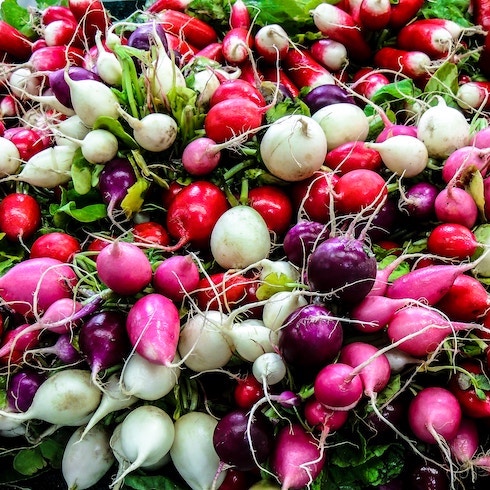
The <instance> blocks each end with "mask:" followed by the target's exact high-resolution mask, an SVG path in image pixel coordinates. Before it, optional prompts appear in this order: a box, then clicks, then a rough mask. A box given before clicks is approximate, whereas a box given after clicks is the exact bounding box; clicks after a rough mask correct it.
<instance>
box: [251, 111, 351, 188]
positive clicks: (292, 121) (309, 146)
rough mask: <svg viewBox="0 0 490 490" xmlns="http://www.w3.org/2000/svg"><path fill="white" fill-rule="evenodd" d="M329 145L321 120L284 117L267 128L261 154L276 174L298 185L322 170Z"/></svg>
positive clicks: (261, 143)
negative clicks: (298, 182)
mask: <svg viewBox="0 0 490 490" xmlns="http://www.w3.org/2000/svg"><path fill="white" fill-rule="evenodd" d="M346 105H348V106H351V105H352V104H346ZM353 107H354V106H353ZM319 112H320V111H319ZM316 114H318V112H317V113H316ZM327 143H328V135H326V134H325V132H324V128H323V127H322V123H321V121H320V122H319V121H318V120H317V119H315V118H314V117H313V118H310V117H307V116H302V115H290V116H284V117H282V118H280V119H278V120H277V121H275V122H274V123H273V124H271V125H270V126H269V127H268V128H267V130H266V132H265V134H264V136H263V138H262V140H261V142H260V155H261V158H262V160H263V162H264V165H265V166H266V167H267V169H268V170H269V172H270V173H271V174H272V175H274V176H275V177H278V178H280V179H282V180H285V181H287V182H296V181H300V180H304V179H306V178H308V177H311V176H312V175H313V174H314V173H315V172H316V171H318V170H319V169H320V167H321V166H322V165H323V162H324V160H325V155H326V154H327Z"/></svg>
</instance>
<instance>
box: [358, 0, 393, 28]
mask: <svg viewBox="0 0 490 490" xmlns="http://www.w3.org/2000/svg"><path fill="white" fill-rule="evenodd" d="M390 17H391V2H390V1H389V0H362V2H361V4H360V6H359V21H360V24H361V26H362V27H363V28H365V29H369V30H373V31H376V30H381V29H384V28H385V27H386V26H387V25H388V22H389V21H390Z"/></svg>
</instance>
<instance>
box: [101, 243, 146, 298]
mask: <svg viewBox="0 0 490 490" xmlns="http://www.w3.org/2000/svg"><path fill="white" fill-rule="evenodd" d="M127 264H132V267H131V270H128V269H127V268H126V265H127ZM96 266H97V273H98V274H99V277H100V280H101V281H102V282H103V283H104V284H105V285H106V286H107V287H109V288H110V289H112V290H113V291H114V292H115V293H117V294H121V295H124V296H131V295H133V294H136V293H138V292H140V291H141V290H143V288H145V287H146V286H147V285H148V284H150V281H151V278H152V268H151V264H150V261H149V259H148V257H147V256H146V255H145V253H144V252H143V251H142V250H141V249H140V248H138V246H137V245H134V244H132V243H128V242H121V241H119V240H116V241H114V242H112V243H111V244H109V245H108V246H107V247H104V249H103V250H101V251H100V253H99V254H98V255H97V259H96Z"/></svg>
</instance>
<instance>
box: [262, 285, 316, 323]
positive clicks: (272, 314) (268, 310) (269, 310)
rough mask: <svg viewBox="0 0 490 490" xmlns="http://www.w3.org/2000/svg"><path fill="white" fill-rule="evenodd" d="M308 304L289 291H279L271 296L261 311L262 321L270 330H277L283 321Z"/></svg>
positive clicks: (303, 298)
mask: <svg viewBox="0 0 490 490" xmlns="http://www.w3.org/2000/svg"><path fill="white" fill-rule="evenodd" d="M307 304H308V301H307V300H306V298H305V297H304V296H302V295H300V294H297V293H295V292H291V291H280V292H278V293H275V294H273V295H272V296H271V297H270V298H269V299H268V300H267V302H266V303H265V305H264V308H263V310H262V321H263V322H264V325H265V326H266V327H268V328H270V329H271V330H274V331H276V330H279V329H280V328H281V327H282V324H283V323H284V320H285V319H286V318H287V317H288V316H289V315H290V314H291V313H292V312H293V311H294V310H296V309H297V308H299V307H300V306H305V305H307Z"/></svg>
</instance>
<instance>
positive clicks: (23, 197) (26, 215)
mask: <svg viewBox="0 0 490 490" xmlns="http://www.w3.org/2000/svg"><path fill="white" fill-rule="evenodd" d="M40 226H41V207H40V206H39V203H38V202H37V201H36V199H35V198H34V197H32V196H30V195H29V194H23V193H21V192H17V193H13V194H9V195H7V196H6V197H4V198H3V199H2V201H1V202H0V231H2V232H3V233H5V235H6V237H7V238H8V239H9V240H11V241H18V240H19V239H23V240H25V239H26V238H30V237H31V236H32V235H34V233H36V231H37V230H38V229H39V227H40Z"/></svg>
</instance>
